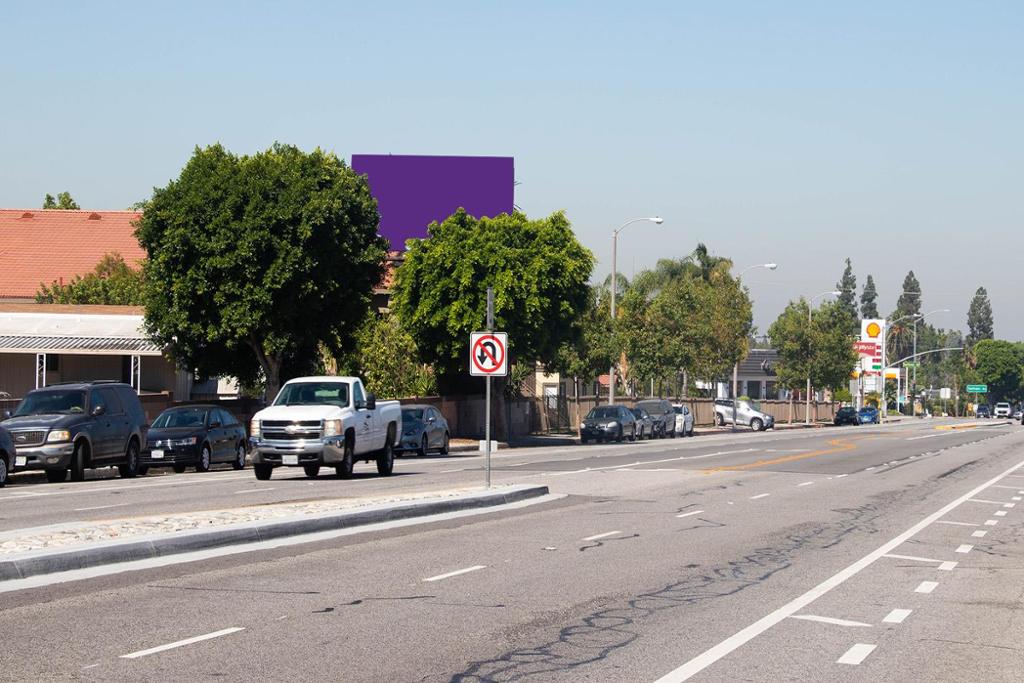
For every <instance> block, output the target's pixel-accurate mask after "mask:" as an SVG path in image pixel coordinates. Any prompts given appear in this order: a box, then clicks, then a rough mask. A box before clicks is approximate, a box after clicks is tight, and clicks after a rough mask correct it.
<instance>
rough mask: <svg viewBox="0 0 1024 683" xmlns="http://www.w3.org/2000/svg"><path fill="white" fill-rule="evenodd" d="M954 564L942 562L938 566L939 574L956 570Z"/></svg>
mask: <svg viewBox="0 0 1024 683" xmlns="http://www.w3.org/2000/svg"><path fill="white" fill-rule="evenodd" d="M956 565H957V563H956V562H942V563H940V564H939V566H938V570H939V571H940V572H951V571H953V570H954V569H955V568H956Z"/></svg>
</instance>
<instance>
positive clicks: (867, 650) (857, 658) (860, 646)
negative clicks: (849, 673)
mask: <svg viewBox="0 0 1024 683" xmlns="http://www.w3.org/2000/svg"><path fill="white" fill-rule="evenodd" d="M876 647H878V646H877V645H869V644H867V643H857V644H856V645H854V646H853V647H851V648H850V649H849V650H847V651H846V654H844V655H843V656H842V657H840V658H839V659H837V660H836V664H850V665H852V666H857V665H858V664H860V663H861V662H863V661H864V660H865V659H867V656H868V655H869V654H871V653H872V652H874V651H875V648H876Z"/></svg>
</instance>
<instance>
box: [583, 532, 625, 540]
mask: <svg viewBox="0 0 1024 683" xmlns="http://www.w3.org/2000/svg"><path fill="white" fill-rule="evenodd" d="M621 533H622V532H621V531H606V532H605V533H603V534H595V535H593V536H587V537H586V538H584V539H583V540H584V541H596V540H597V539H599V538H608V537H609V536H615V535H617V534H621Z"/></svg>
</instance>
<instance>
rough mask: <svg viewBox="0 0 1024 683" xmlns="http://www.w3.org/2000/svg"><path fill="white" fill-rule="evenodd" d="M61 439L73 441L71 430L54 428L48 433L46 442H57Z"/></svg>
mask: <svg viewBox="0 0 1024 683" xmlns="http://www.w3.org/2000/svg"><path fill="white" fill-rule="evenodd" d="M60 441H71V432H69V431H68V430H66V429H54V430H53V431H51V432H50V433H49V434H47V435H46V443H57V442H60Z"/></svg>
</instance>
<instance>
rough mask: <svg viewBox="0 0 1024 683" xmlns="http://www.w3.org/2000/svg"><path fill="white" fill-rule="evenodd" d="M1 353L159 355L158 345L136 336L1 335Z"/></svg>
mask: <svg viewBox="0 0 1024 683" xmlns="http://www.w3.org/2000/svg"><path fill="white" fill-rule="evenodd" d="M0 353H55V354H59V353H67V354H92V355H99V356H121V355H137V356H161V355H163V352H162V351H161V349H160V347H159V346H157V345H156V344H154V343H153V342H152V341H150V340H148V339H140V338H138V337H47V336H15V335H0Z"/></svg>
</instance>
